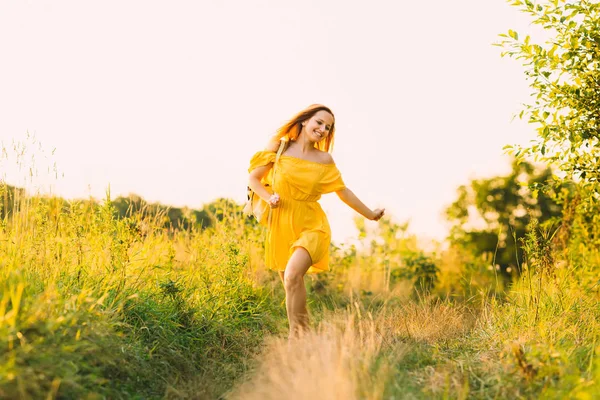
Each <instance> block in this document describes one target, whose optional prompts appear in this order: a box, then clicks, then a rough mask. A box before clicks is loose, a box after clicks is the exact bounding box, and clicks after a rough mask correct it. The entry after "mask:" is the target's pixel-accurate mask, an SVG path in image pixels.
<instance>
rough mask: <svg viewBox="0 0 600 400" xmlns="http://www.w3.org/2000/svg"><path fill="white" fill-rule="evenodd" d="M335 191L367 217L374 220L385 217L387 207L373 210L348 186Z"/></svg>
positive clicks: (350, 205)
mask: <svg viewBox="0 0 600 400" xmlns="http://www.w3.org/2000/svg"><path fill="white" fill-rule="evenodd" d="M335 193H336V194H337V195H338V197H339V198H340V199H341V200H342V201H343V202H344V203H346V204H347V205H348V206H349V207H350V208H352V209H353V210H354V211H356V212H357V213H359V214H361V215H362V216H363V217H365V218H367V219H370V220H372V221H378V220H379V219H380V218H381V217H383V214H384V213H385V208H381V209H379V208H378V209H375V210H371V209H370V208H369V207H367V206H366V205H364V203H363V202H362V201H360V199H359V198H358V197H356V195H355V194H354V192H352V190H350V189H348V188H343V189H342V190H338V191H337V192H335Z"/></svg>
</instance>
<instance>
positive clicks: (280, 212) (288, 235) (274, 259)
mask: <svg viewBox="0 0 600 400" xmlns="http://www.w3.org/2000/svg"><path fill="white" fill-rule="evenodd" d="M275 156H276V153H275V152H272V151H259V152H257V153H256V154H254V156H253V157H252V159H251V160H250V168H249V169H248V172H250V171H252V170H253V169H255V168H257V167H260V166H264V165H269V164H270V163H275ZM274 168H276V169H277V171H276V173H275V182H272V179H273V168H271V170H270V172H269V174H267V176H266V177H265V178H263V184H264V183H269V184H271V185H272V187H273V190H274V192H275V193H278V194H279V196H280V203H279V207H277V208H274V209H272V214H271V225H270V229H268V231H267V238H266V244H265V253H266V264H267V267H268V268H270V269H274V270H277V271H284V270H285V266H286V264H287V261H288V259H289V257H290V256H291V255H292V253H293V251H294V250H295V248H296V247H303V248H305V249H306V250H307V251H308V253H309V254H310V257H311V259H312V266H311V267H310V269H309V270H308V272H307V273H318V272H322V271H328V270H329V244H330V243H331V229H330V227H329V222H328V221H327V217H326V216H325V213H324V212H323V209H322V208H321V205H320V204H319V203H318V200H319V199H320V198H321V195H322V194H325V193H331V192H336V191H338V190H341V189H343V188H344V187H345V185H344V181H343V180H342V176H341V174H340V171H339V170H338V168H337V166H336V165H335V164H323V163H319V162H314V161H308V160H303V159H300V158H297V157H292V156H287V155H285V154H283V155H281V156H280V157H279V160H278V162H277V165H276V166H274Z"/></svg>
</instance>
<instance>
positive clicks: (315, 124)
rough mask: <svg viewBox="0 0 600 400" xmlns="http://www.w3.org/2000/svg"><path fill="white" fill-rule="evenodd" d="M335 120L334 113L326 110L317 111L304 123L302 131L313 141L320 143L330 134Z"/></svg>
mask: <svg viewBox="0 0 600 400" xmlns="http://www.w3.org/2000/svg"><path fill="white" fill-rule="evenodd" d="M333 122H334V120H333V115H331V114H329V113H328V112H327V111H325V110H321V111H317V112H316V113H315V115H313V116H312V117H311V118H309V119H308V120H306V121H304V122H303V123H302V133H304V134H305V135H306V138H307V139H308V140H310V141H311V142H314V143H318V142H320V141H321V140H323V139H325V138H326V137H327V136H329V134H330V133H331V127H332V126H333Z"/></svg>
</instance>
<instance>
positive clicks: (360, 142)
mask: <svg viewBox="0 0 600 400" xmlns="http://www.w3.org/2000/svg"><path fill="white" fill-rule="evenodd" d="M528 24H529V19H528V18H527V16H526V15H525V14H522V13H520V12H519V11H518V10H517V9H516V8H514V7H510V6H509V5H508V4H507V3H506V2H505V1H504V0H485V1H484V0H459V1H447V0H431V1H391V0H390V1H379V0H372V1H370V2H366V1H349V0H336V1H334V0H322V1H316V0H315V1H307V0H302V1H300V0H294V1H291V0H290V1H287V0H277V1H276V0H272V1H267V0H260V1H258V0H235V1H232V0H219V1H217V0H197V1H191V0H190V1H173V0H171V1H162V2H158V1H148V0H144V1H141V0H140V1H123V0H119V1H106V0H105V1H101V2H99V1H84V0H74V1H59V0H54V1H8V0H0V57H1V59H0V141H2V142H3V143H4V145H5V146H6V147H10V143H11V142H12V141H13V140H17V141H25V136H26V132H27V131H28V132H30V133H33V134H35V136H36V138H37V140H39V141H40V142H41V144H42V150H43V153H44V154H45V155H46V157H48V159H49V160H50V161H51V162H56V164H57V165H58V169H59V171H61V172H62V173H63V174H64V177H61V178H59V179H58V180H52V182H53V183H52V186H53V189H52V190H53V192H54V193H57V194H59V195H62V196H65V197H68V198H73V197H86V196H88V195H90V194H91V195H92V196H94V197H97V198H102V197H103V196H104V192H105V190H106V189H107V187H108V185H109V184H110V187H111V191H112V195H113V197H116V196H118V195H120V194H124V195H125V194H128V193H136V194H139V195H141V196H142V197H144V198H145V199H146V200H148V201H160V202H162V203H164V204H170V205H173V206H184V205H187V206H189V207H193V208H200V207H201V206H202V204H203V203H206V202H209V201H211V200H213V199H215V198H217V197H229V198H232V199H234V200H236V201H238V202H242V201H243V200H244V198H245V187H246V179H247V172H246V169H247V166H248V161H249V159H250V157H251V156H252V154H253V153H254V152H255V151H257V150H259V149H261V148H262V147H263V146H264V144H265V142H266V139H267V137H268V136H269V135H270V134H271V133H272V132H274V130H275V129H276V128H277V127H278V126H279V125H281V124H282V123H283V122H285V121H286V120H287V119H289V118H290V117H291V116H292V115H293V114H295V113H296V112H297V111H299V110H300V109H302V108H304V107H306V106H308V105H309V104H312V103H323V104H326V105H328V106H329V107H331V108H332V110H333V111H334V113H335V115H336V127H337V132H336V147H335V149H334V153H333V156H334V159H335V161H336V163H337V165H338V167H339V169H340V170H341V171H342V174H343V177H344V180H345V182H346V184H347V185H348V187H350V188H351V189H352V190H353V191H354V192H355V193H356V194H357V195H358V196H359V197H360V198H361V199H362V200H363V201H364V202H365V203H366V204H367V205H369V206H371V207H372V208H375V207H385V208H386V209H387V210H388V214H391V215H392V216H393V218H394V219H395V220H397V221H399V222H402V221H405V220H407V219H410V221H411V222H410V231H411V232H413V233H416V234H418V235H420V236H422V237H424V238H437V239H442V238H443V237H444V236H445V234H446V232H447V224H446V223H445V222H444V219H443V216H442V212H443V210H444V208H445V207H446V206H447V205H449V204H450V203H451V202H452V201H453V200H454V199H455V193H456V188H457V187H458V186H459V185H460V184H465V183H467V182H468V181H469V179H472V178H475V177H484V176H492V175H496V174H500V173H506V172H507V171H508V170H509V166H508V158H507V157H506V156H504V155H503V151H502V147H503V146H504V145H505V144H508V143H527V142H528V141H529V140H530V139H531V138H532V137H533V128H532V127H530V126H527V124H525V123H524V122H522V121H519V120H515V121H513V122H511V119H512V117H513V115H514V114H516V113H518V112H519V111H520V103H523V102H527V101H529V92H530V90H529V88H528V83H527V82H526V81H525V77H524V74H523V68H522V67H521V66H520V65H519V63H518V62H517V61H514V60H511V59H508V58H501V57H500V52H501V50H500V49H499V48H498V47H494V46H492V45H491V44H492V43H493V42H496V41H497V40H498V36H497V35H498V34H499V33H503V32H506V31H507V30H508V29H509V28H511V29H515V30H517V31H519V33H523V32H525V31H530V30H531V29H532V28H531V27H529V26H528ZM29 147H30V149H31V146H29ZM53 149H56V150H55V152H54V155H53V156H51V155H50V153H51V152H52V150H53ZM40 157H43V155H42V156H39V155H38V158H37V161H35V163H36V165H38V166H39V165H41V164H43V161H42V160H41V158H40ZM28 162H30V161H27V162H25V164H27V163H28ZM14 165H15V161H14V157H13V158H12V159H11V158H10V157H9V159H8V160H6V159H5V160H4V161H3V162H0V167H1V168H3V171H2V172H3V174H4V176H5V177H6V179H7V180H8V181H9V183H13V184H14V183H20V180H19V179H21V178H19V176H21V175H19V174H23V173H22V172H21V173H18V172H15V171H13V170H14V169H15V168H14ZM42 175H43V174H41V175H40V176H39V177H38V178H36V179H37V181H38V182H47V181H48V179H47V177H46V178H45V177H44V176H42ZM322 205H323V208H324V209H325V210H326V212H327V213H328V215H329V218H330V222H331V226H332V230H333V237H334V239H335V240H337V241H340V240H344V239H345V238H347V237H350V236H354V235H355V232H354V228H353V222H352V217H353V216H354V214H355V213H354V211H352V210H351V209H349V208H348V207H346V206H345V205H344V204H343V203H342V202H341V201H340V200H339V199H337V197H336V196H335V195H328V196H325V198H324V199H323V201H322Z"/></svg>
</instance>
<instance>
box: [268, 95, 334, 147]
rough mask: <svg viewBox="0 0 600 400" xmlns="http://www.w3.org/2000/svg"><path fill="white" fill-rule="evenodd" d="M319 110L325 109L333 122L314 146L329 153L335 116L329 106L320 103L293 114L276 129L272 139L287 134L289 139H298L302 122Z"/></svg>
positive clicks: (278, 138) (277, 139)
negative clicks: (327, 132) (323, 137)
mask: <svg viewBox="0 0 600 400" xmlns="http://www.w3.org/2000/svg"><path fill="white" fill-rule="evenodd" d="M319 111H327V112H328V113H329V114H331V116H332V117H333V123H332V124H331V129H330V130H329V135H327V137H326V138H325V139H324V140H321V141H320V142H318V143H317V145H316V148H317V149H319V150H322V151H326V152H329V153H331V152H332V151H333V139H334V136H335V116H334V115H333V112H331V110H330V109H329V107H326V106H324V105H322V104H312V105H310V106H308V107H306V108H305V109H304V110H302V111H300V112H299V113H298V114H296V115H294V116H293V117H292V119H290V120H289V121H288V122H286V123H285V124H284V125H283V126H282V127H281V128H279V129H277V131H276V133H275V135H273V138H272V140H273V141H275V142H279V140H280V139H281V138H282V137H285V136H287V137H288V139H289V140H291V141H295V140H298V136H300V132H302V123H303V122H304V121H307V120H309V119H311V118H312V117H313V115H315V114H316V113H318V112H319Z"/></svg>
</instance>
